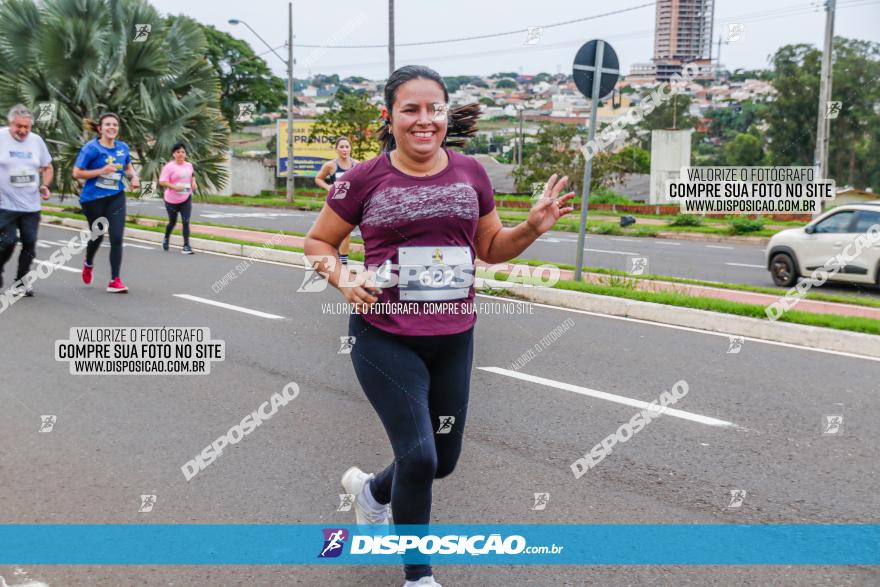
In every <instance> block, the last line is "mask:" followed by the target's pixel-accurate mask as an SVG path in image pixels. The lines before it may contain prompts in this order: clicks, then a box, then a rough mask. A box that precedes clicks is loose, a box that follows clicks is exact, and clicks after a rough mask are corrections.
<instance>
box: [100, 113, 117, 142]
mask: <svg viewBox="0 0 880 587" xmlns="http://www.w3.org/2000/svg"><path fill="white" fill-rule="evenodd" d="M98 134H100V135H101V138H103V139H106V140H108V141H113V140H115V139H116V135H118V134H119V121H118V120H116V118H115V117H113V116H105V117H104V119H103V120H101V124H100V126H98Z"/></svg>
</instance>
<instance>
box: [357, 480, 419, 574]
mask: <svg viewBox="0 0 880 587" xmlns="http://www.w3.org/2000/svg"><path fill="white" fill-rule="evenodd" d="M373 477H375V475H373V474H370V475H367V474H366V473H364V472H363V471H361V470H360V469H358V468H357V467H352V468H350V469H349V470H348V471H346V472H345V473H344V474H343V475H342V486H343V487H344V488H345V491H346V493H350V494H351V495H354V497H355V499H354V513H355V516H356V517H357V523H358V525H359V526H365V525H368V524H381V525H385V526H387V525H388V520H389V519H390V518H391V506H390V505H383V506H380V507H379V509H375V510H374V509H372V508H370V507H369V506H367V505H366V504H364V503H363V502H362V500H361V493H363V491H364V486H365V485H366V484H367V483H369V482H370V479H372V478H373ZM429 585H430V583H429Z"/></svg>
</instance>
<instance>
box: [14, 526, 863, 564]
mask: <svg viewBox="0 0 880 587" xmlns="http://www.w3.org/2000/svg"><path fill="white" fill-rule="evenodd" d="M429 559H430V563H431V564H434V565H438V564H440V565H442V564H454V565H461V564H515V565H525V564H541V565H547V564H551V565H552V564H565V565H877V564H880V525H877V524H865V525H855V524H821V525H820V524H767V525H679V524H633V525H533V524H524V525H517V524H502V525H494V524H493V525H488V524H451V525H450V524H435V525H431V526H430V527H426V526H404V525H399V526H396V527H392V528H390V529H389V528H384V529H378V528H377V527H358V526H331V525H315V524H308V525H307V524H299V525H271V524H241V525H230V524H217V525H212V524H193V525H191V524H98V525H84V524H70V525H68V524H51V525H49V524H47V525H41V524H22V525H0V564H30V565H40V564H49V565H85V564H89V565H279V564H281V565H284V564H289V565H302V564H309V565H312V564H369V565H373V564H400V563H401V562H407V563H418V562H426V561H428V560H429Z"/></svg>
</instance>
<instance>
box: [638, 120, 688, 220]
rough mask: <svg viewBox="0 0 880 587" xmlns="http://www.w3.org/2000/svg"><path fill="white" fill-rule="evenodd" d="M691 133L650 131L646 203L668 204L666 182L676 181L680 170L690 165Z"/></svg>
mask: <svg viewBox="0 0 880 587" xmlns="http://www.w3.org/2000/svg"><path fill="white" fill-rule="evenodd" d="M692 132H693V130H692V129H689V130H654V131H651V192H650V197H649V199H648V203H650V204H664V203H666V202H669V198H667V197H666V180H669V179H678V176H679V174H680V173H681V168H682V167H688V166H689V165H690V164H691V133H692Z"/></svg>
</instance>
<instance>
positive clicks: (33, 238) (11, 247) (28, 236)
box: [0, 210, 40, 283]
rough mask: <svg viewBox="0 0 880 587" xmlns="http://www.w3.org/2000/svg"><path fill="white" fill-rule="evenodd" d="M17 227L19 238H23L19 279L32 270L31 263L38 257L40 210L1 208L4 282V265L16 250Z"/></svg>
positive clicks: (0, 266)
mask: <svg viewBox="0 0 880 587" xmlns="http://www.w3.org/2000/svg"><path fill="white" fill-rule="evenodd" d="M16 229H17V230H18V240H21V252H19V253H18V270H17V271H16V273H15V280H16V281H18V280H19V279H21V278H22V277H24V276H25V274H26V273H27V272H28V271H30V268H31V263H33V261H34V258H35V257H36V247H37V231H39V229H40V212H39V210H38V211H36V212H18V211H13V210H0V283H2V282H3V266H4V265H6V261H8V260H9V258H10V257H11V256H12V253H13V251H15V242H16Z"/></svg>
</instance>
